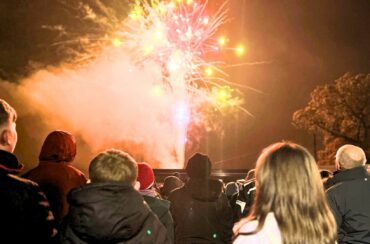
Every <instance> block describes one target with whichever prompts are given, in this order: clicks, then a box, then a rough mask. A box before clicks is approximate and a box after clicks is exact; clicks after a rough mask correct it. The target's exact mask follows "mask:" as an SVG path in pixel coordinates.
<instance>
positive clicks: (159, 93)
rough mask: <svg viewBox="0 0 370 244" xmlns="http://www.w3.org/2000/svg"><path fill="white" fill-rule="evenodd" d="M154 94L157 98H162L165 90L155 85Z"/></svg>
mask: <svg viewBox="0 0 370 244" xmlns="http://www.w3.org/2000/svg"><path fill="white" fill-rule="evenodd" d="M152 92H153V94H154V95H155V96H157V97H160V96H162V95H163V89H162V87H161V86H159V85H155V86H154V87H153V90H152Z"/></svg>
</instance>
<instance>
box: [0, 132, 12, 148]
mask: <svg viewBox="0 0 370 244" xmlns="http://www.w3.org/2000/svg"><path fill="white" fill-rule="evenodd" d="M9 137H10V132H9V130H7V129H4V130H2V131H1V134H0V145H2V146H8V145H9V139H10V138H9Z"/></svg>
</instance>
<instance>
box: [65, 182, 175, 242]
mask: <svg viewBox="0 0 370 244" xmlns="http://www.w3.org/2000/svg"><path fill="white" fill-rule="evenodd" d="M68 201H69V204H70V211H69V213H68V215H67V216H66V218H65V219H64V220H63V223H62V226H61V230H60V242H61V243H80V244H83V243H100V244H103V243H109V244H113V243H126V244H129V243H135V244H140V243H142V244H144V243H160V244H162V243H163V244H166V243H171V241H170V240H169V238H168V235H167V231H166V229H165V227H164V226H163V225H162V224H161V222H160V221H159V220H158V218H157V217H156V216H155V215H154V214H153V213H152V212H151V211H150V209H149V207H148V206H147V205H146V204H145V202H144V200H143V198H142V196H141V195H140V194H139V193H138V192H137V191H135V190H134V189H133V187H132V186H130V185H127V184H124V183H114V182H107V183H91V184H87V185H85V186H81V187H79V188H76V189H74V190H72V191H71V192H70V194H69V196H68Z"/></svg>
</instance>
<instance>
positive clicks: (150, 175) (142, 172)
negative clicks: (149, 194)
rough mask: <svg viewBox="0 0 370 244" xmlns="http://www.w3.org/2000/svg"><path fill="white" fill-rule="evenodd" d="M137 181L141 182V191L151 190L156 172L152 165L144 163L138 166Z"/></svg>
mask: <svg viewBox="0 0 370 244" xmlns="http://www.w3.org/2000/svg"><path fill="white" fill-rule="evenodd" d="M137 169H138V174H137V181H139V182H140V190H146V189H149V188H150V187H151V186H153V184H154V180H155V178H154V172H153V168H152V166H150V164H148V163H145V162H142V163H138V164H137Z"/></svg>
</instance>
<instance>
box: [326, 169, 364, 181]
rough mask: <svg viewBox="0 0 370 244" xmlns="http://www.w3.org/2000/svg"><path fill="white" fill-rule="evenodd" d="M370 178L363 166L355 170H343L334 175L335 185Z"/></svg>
mask: <svg viewBox="0 0 370 244" xmlns="http://www.w3.org/2000/svg"><path fill="white" fill-rule="evenodd" d="M366 177H369V175H368V173H367V171H366V169H365V168H364V167H363V166H360V167H355V168H353V169H346V170H341V171H339V172H338V173H337V174H335V175H334V177H333V180H334V182H335V183H338V182H342V181H350V180H356V179H361V178H366Z"/></svg>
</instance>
